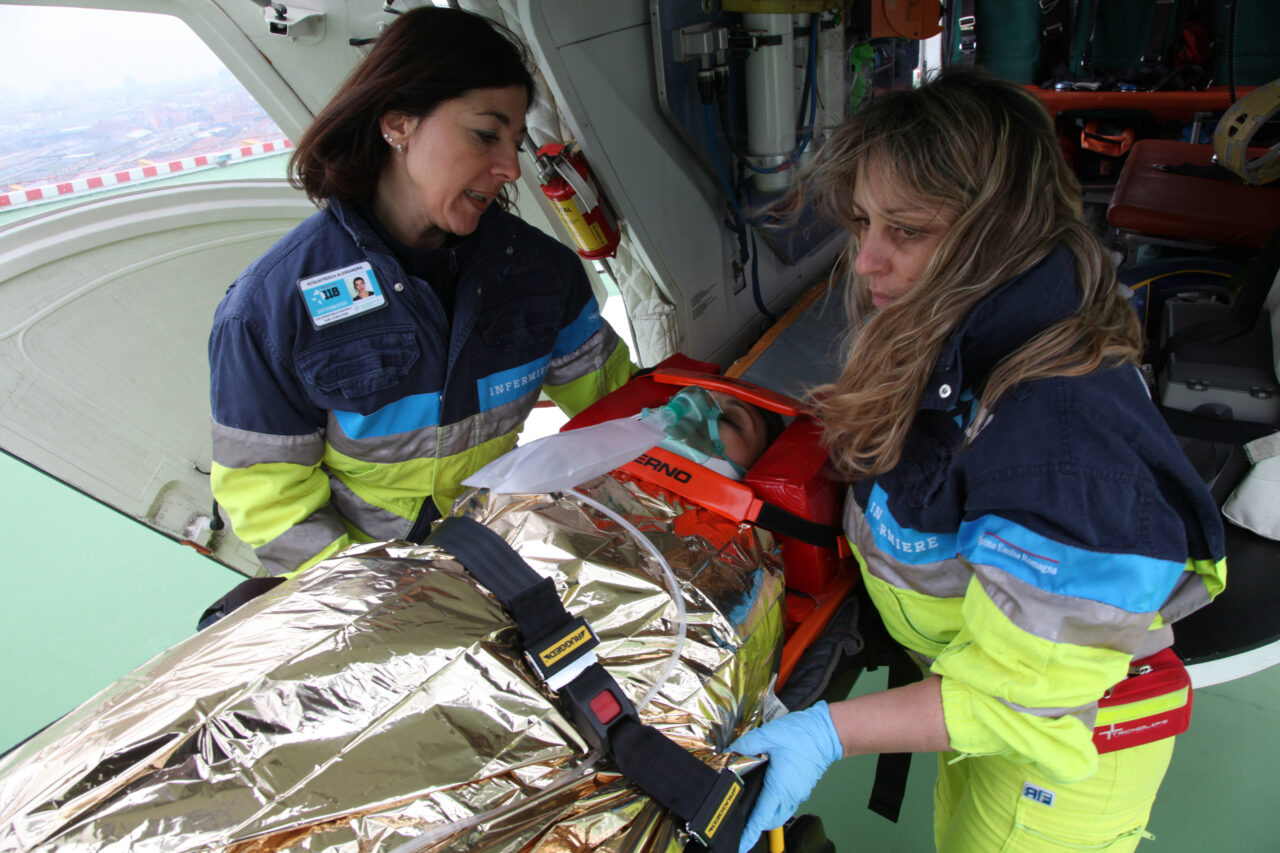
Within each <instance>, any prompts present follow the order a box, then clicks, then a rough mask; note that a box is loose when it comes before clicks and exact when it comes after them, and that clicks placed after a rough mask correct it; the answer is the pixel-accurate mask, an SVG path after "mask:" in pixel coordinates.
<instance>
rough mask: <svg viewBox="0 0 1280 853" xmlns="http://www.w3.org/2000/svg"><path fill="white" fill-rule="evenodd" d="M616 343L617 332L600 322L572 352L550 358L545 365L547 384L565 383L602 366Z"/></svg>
mask: <svg viewBox="0 0 1280 853" xmlns="http://www.w3.org/2000/svg"><path fill="white" fill-rule="evenodd" d="M617 345H618V333H617V332H615V331H614V330H613V327H612V326H610V325H609V324H608V323H604V322H602V323H601V324H600V328H599V329H598V330H596V332H595V334H593V335H592V336H591V337H589V338H587V340H586V341H585V342H584V343H583V344H582V346H580V347H578V348H577V349H576V350H574V351H573V352H571V353H569V354H568V355H562V356H560V357H559V358H553V359H551V363H550V364H549V365H548V366H547V377H546V380H545V381H546V383H547V384H548V385H567V384H569V383H570V382H572V381H573V380H575V379H578V378H580V377H583V376H586V375H587V374H588V373H590V372H591V371H593V370H599V369H600V368H602V367H604V363H605V362H606V361H608V360H609V356H610V355H612V354H613V350H614V348H615V347H616V346H617Z"/></svg>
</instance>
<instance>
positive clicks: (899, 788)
mask: <svg viewBox="0 0 1280 853" xmlns="http://www.w3.org/2000/svg"><path fill="white" fill-rule="evenodd" d="M919 680H920V669H919V667H917V666H916V665H915V664H914V663H912V661H911V659H910V658H908V657H907V656H906V654H905V653H903V654H901V655H899V656H898V657H896V658H894V660H893V661H892V662H891V663H890V664H889V688H890V689H892V688H894V687H902V686H904V685H907V684H910V683H912V682H913V681H919ZM910 770H911V753H909V752H882V753H880V758H879V759H878V760H877V761H876V778H875V782H874V783H873V784H872V786H871V799H870V801H869V802H868V803H867V808H869V809H871V811H873V812H875V813H876V814H878V815H880V816H881V817H885V818H888V819H889V820H891V821H893V822H894V823H897V822H898V814H899V812H901V811H902V800H903V797H905V796H906V793H907V773H908V771H910Z"/></svg>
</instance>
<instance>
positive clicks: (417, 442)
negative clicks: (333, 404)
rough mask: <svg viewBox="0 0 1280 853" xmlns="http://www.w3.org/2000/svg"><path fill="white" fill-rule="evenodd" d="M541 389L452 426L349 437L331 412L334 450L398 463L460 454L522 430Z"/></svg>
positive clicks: (367, 458) (379, 461) (330, 422)
mask: <svg viewBox="0 0 1280 853" xmlns="http://www.w3.org/2000/svg"><path fill="white" fill-rule="evenodd" d="M540 390H541V389H539V388H538V387H536V386H535V387H534V388H533V390H532V391H530V392H529V393H528V394H525V395H523V396H522V397H520V398H519V399H516V400H512V401H511V402H509V403H504V404H503V405H501V406H497V407H495V408H492V409H490V410H489V411H487V412H481V413H479V414H475V415H472V416H471V417H469V418H466V419H464V420H461V421H458V422H457V423H452V424H449V425H448V426H444V427H434V426H431V427H424V428H423V429H420V430H414V431H412V432H402V433H396V434H395V435H387V436H379V437H376V438H361V439H354V438H351V437H349V436H348V435H347V434H346V433H344V432H343V431H342V426H341V424H339V423H338V419H337V418H335V417H334V416H333V414H332V413H330V415H329V426H328V440H329V444H330V445H331V446H332V447H333V449H334V450H336V451H338V452H339V453H341V454H343V455H345V456H350V457H352V458H353V459H359V460H361V461H362V462H376V463H380V464H384V465H394V464H396V463H400V462H405V461H407V460H410V459H440V458H444V457H446V456H456V455H458V454H459V453H464V452H466V451H467V450H470V449H471V448H473V447H477V446H479V445H481V444H484V443H485V442H486V441H491V440H493V439H495V438H499V437H500V436H503V435H506V434H507V433H510V432H513V431H515V430H518V429H519V428H520V426H521V424H523V423H524V420H525V418H527V417H528V416H529V412H531V411H533V404H534V403H536V402H537V401H538V393H539V391H540Z"/></svg>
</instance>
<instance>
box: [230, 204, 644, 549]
mask: <svg viewBox="0 0 1280 853" xmlns="http://www.w3.org/2000/svg"><path fill="white" fill-rule="evenodd" d="M449 251H450V265H451V266H452V267H453V268H454V269H455V270H456V271H457V274H458V275H457V290H456V304H455V307H454V313H453V316H452V317H451V318H450V317H445V316H443V313H442V308H441V305H440V302H439V300H438V299H437V297H436V295H435V293H434V292H433V290H432V288H431V287H430V286H429V285H428V284H427V283H426V282H424V281H421V280H419V279H416V278H413V277H411V276H408V275H407V274H406V273H405V272H404V271H403V269H402V268H401V267H400V264H399V263H398V262H397V260H396V258H395V257H394V256H393V255H392V254H391V253H390V252H389V251H388V250H387V249H386V247H385V246H384V245H383V244H382V242H381V241H380V240H379V238H378V237H377V236H376V235H375V233H374V231H373V230H372V228H371V227H370V226H369V224H368V223H367V222H366V221H365V220H364V219H363V218H362V217H361V215H360V214H359V212H358V211H357V210H356V209H355V208H354V207H353V206H351V205H348V204H344V203H343V202H341V201H338V200H334V201H331V202H330V204H329V206H328V207H327V209H325V210H322V211H320V212H318V213H316V214H315V215H313V216H311V217H310V218H308V219H307V220H306V221H305V222H303V223H302V224H300V225H299V226H298V227H297V228H296V229H295V230H294V231H292V232H291V233H290V234H288V235H287V236H286V237H284V238H283V239H282V240H280V241H279V242H278V243H277V244H276V245H275V246H273V247H272V248H271V249H270V250H268V251H267V253H266V254H264V255H263V256H262V257H261V258H259V259H258V260H257V261H256V262H255V263H254V264H252V265H251V266H250V267H249V268H248V269H247V270H245V272H244V273H243V274H242V275H241V277H240V278H239V279H238V280H237V281H236V283H235V284H233V285H232V287H231V289H230V290H229V291H228V293H227V296H226V297H225V298H224V299H223V301H222V303H221V304H220V305H219V306H218V310H217V313H216V315H215V318H214V325H213V332H212V335H211V338H210V344H209V355H210V366H211V374H212V376H211V379H212V382H211V389H212V390H211V394H212V406H213V438H214V444H213V447H214V451H213V459H214V473H213V478H212V480H213V488H214V495H215V497H216V498H217V499H218V501H219V502H220V503H221V505H222V506H223V508H224V509H225V510H226V511H227V513H228V516H229V517H230V519H231V521H232V526H233V529H234V530H235V531H236V533H237V534H238V535H239V536H240V537H241V538H242V539H244V540H245V541H246V542H248V543H249V544H251V545H253V546H254V547H255V549H256V550H257V553H258V556H259V558H260V559H261V560H262V561H263V563H264V565H265V566H267V568H268V569H269V570H270V571H272V572H273V573H279V572H282V571H289V570H293V569H296V568H298V567H300V566H305V565H309V564H310V563H312V562H315V560H317V559H319V558H321V557H322V556H326V555H327V554H329V553H332V552H333V551H335V550H337V549H338V548H339V547H341V546H343V545H345V544H346V543H347V541H349V539H350V538H355V539H391V538H418V537H420V536H421V535H423V534H424V533H425V532H426V529H427V527H428V525H429V524H430V522H431V521H432V520H434V519H435V518H438V517H439V514H440V512H442V511H444V510H446V509H447V508H448V507H449V505H450V504H451V503H452V501H453V500H454V499H455V498H456V497H457V495H458V494H459V493H460V492H461V486H460V481H461V480H462V479H463V478H465V477H466V476H467V475H469V474H470V473H472V472H473V471H475V470H476V469H478V468H480V467H481V466H483V465H484V464H485V463H486V462H488V461H489V460H490V459H492V458H494V457H496V456H498V455H499V454H500V453H502V452H504V451H505V450H507V449H509V448H510V447H511V446H512V445H514V443H515V441H516V438H517V436H518V432H519V429H520V426H521V425H522V424H523V422H524V420H525V417H526V416H527V415H528V414H529V412H530V410H531V409H532V407H533V405H534V402H535V401H536V400H537V399H538V395H539V392H540V391H541V390H542V389H543V387H544V385H545V387H546V390H547V392H548V394H549V395H550V396H551V397H552V398H553V399H555V400H556V402H557V403H558V404H560V406H561V408H564V409H565V410H566V411H568V412H569V413H570V414H573V413H576V412H577V411H579V410H581V409H582V408H585V407H586V406H587V405H589V404H590V403H591V402H593V401H594V400H595V399H597V398H598V397H600V396H602V395H603V394H605V393H608V392H609V391H611V390H613V389H614V388H616V387H618V386H620V385H621V384H622V383H623V382H624V381H625V380H626V378H627V376H628V375H629V373H630V368H631V365H630V361H629V358H628V356H627V352H626V346H625V345H624V344H622V343H621V341H620V340H619V339H618V337H617V335H616V334H614V332H613V330H612V329H611V328H610V327H609V326H608V324H606V323H604V322H602V320H601V319H600V315H599V306H598V305H597V303H596V300H595V298H594V297H593V295H592V292H591V288H590V285H589V283H588V280H587V277H586V274H585V271H584V270H583V268H582V263H581V261H580V260H579V259H578V258H577V257H576V255H575V254H574V253H573V252H572V251H571V250H570V249H568V248H567V247H565V246H563V245H562V244H560V243H558V242H556V241H555V240H553V239H551V238H550V237H548V236H546V235H545V234H543V233H542V232H540V231H538V230H537V229H535V228H533V227H531V226H529V225H527V224H525V223H524V222H522V221H521V220H520V219H518V218H517V217H515V216H512V215H510V214H508V213H505V212H503V211H501V210H500V209H498V208H496V207H494V208H491V209H490V210H489V211H487V212H486V213H485V215H484V216H483V217H482V219H481V221H480V225H479V227H478V228H477V230H476V232H475V233H474V234H472V235H470V236H468V237H467V238H465V239H463V240H462V241H461V242H460V243H459V244H458V245H457V246H455V247H454V248H452V249H450V250H449ZM366 265H367V266H366ZM355 275H361V276H363V277H365V278H369V277H372V278H373V279H374V282H373V284H374V288H373V289H374V292H375V295H374V296H373V297H371V298H369V299H365V300H361V301H359V303H357V302H354V301H352V300H351V299H350V295H351V293H350V292H349V288H350V286H351V283H352V280H353V277H354V276H355ZM331 277H332V278H333V280H332V281H327V280H326V279H328V278H331ZM379 300H380V301H379ZM368 305H376V306H377V307H374V308H373V309H372V310H365V311H362V312H357V310H356V309H357V307H365V306H368ZM330 306H336V308H331V307H330ZM334 316H337V317H339V319H337V320H333V319H332V317H334Z"/></svg>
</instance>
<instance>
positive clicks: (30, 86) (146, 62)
mask: <svg viewBox="0 0 1280 853" xmlns="http://www.w3.org/2000/svg"><path fill="white" fill-rule="evenodd" d="M0 33H4V49H3V50H0V90H9V91H20V92H21V93H22V94H25V95H35V94H47V93H50V92H53V91H54V90H55V87H56V86H57V84H58V83H59V82H62V81H70V80H76V79H81V80H85V81H86V83H87V85H88V88H90V89H95V88H102V87H106V86H115V85H116V84H118V83H119V82H120V81H122V80H123V79H124V78H125V77H127V76H133V77H135V78H137V79H139V80H146V79H148V78H151V79H154V78H158V77H169V78H171V79H172V78H175V77H203V76H206V75H207V74H209V73H210V72H213V71H215V70H217V69H218V68H220V67H221V63H220V62H219V61H218V59H217V58H216V57H215V56H214V55H213V53H212V52H211V51H210V50H209V49H208V48H207V47H205V45H204V43H203V42H202V41H200V39H198V38H197V37H196V35H195V34H194V33H192V32H191V30H190V29H189V28H188V27H187V25H186V24H184V23H182V22H181V21H179V20H178V19H177V18H171V17H169V16H167V15H149V14H145V13H142V12H114V11H105V10H100V9H65V8H64V9H59V8H49V7H35V6H8V5H0Z"/></svg>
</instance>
